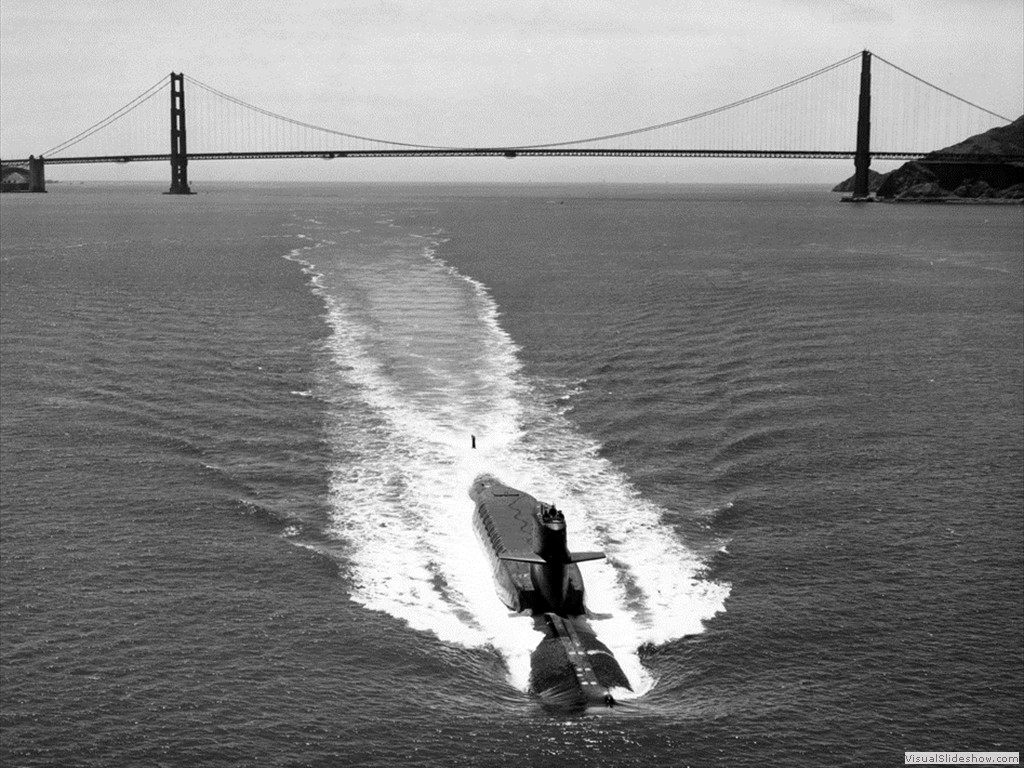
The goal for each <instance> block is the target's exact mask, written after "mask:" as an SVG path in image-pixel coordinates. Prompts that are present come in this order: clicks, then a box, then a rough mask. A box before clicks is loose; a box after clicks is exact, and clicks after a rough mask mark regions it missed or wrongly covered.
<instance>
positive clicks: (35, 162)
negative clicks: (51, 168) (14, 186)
mask: <svg viewBox="0 0 1024 768" xmlns="http://www.w3.org/2000/svg"><path fill="white" fill-rule="evenodd" d="M28 191H29V192H45V191H46V167H45V164H44V163H43V156H42V155H40V156H39V157H36V156H35V155H29V158H28Z"/></svg>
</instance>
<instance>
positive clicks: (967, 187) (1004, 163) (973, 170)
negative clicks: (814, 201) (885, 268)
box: [834, 115, 1024, 201]
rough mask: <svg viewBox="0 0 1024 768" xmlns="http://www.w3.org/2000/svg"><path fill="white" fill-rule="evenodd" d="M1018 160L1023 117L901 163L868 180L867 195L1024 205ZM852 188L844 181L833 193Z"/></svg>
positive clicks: (1023, 141) (1023, 151) (1023, 173)
mask: <svg viewBox="0 0 1024 768" xmlns="http://www.w3.org/2000/svg"><path fill="white" fill-rule="evenodd" d="M953 155H961V156H963V155H968V156H970V159H969V160H968V159H961V158H956V157H951V156H953ZM1021 157H1024V115H1022V116H1021V117H1019V118H1017V119H1016V120H1014V121H1013V122H1012V123H1010V124H1009V125H1004V126H1000V127H998V128H992V129H991V130H988V131H985V132H984V133H979V134H978V135H976V136H971V137H970V138H967V139H964V140H963V141H961V142H959V143H957V144H953V145H952V146H949V147H944V148H942V149H939V150H936V151H935V152H931V153H929V154H928V155H925V156H924V157H923V158H921V159H920V160H912V161H910V162H908V163H904V164H903V165H901V166H900V167H899V168H897V169H896V170H895V171H892V172H891V173H887V174H885V175H884V176H879V177H878V178H877V179H876V178H872V180H871V181H872V184H871V189H872V191H874V192H875V194H876V196H877V197H879V198H882V199H887V200H921V201H939V200H954V199H978V200H986V199H989V200H991V199H1007V200H1021V201H1024V162H1022V161H1021V160H1019V158H1021ZM975 158H976V159H975ZM1011 158H1012V159H1011ZM852 183H853V182H852V178H851V179H848V180H847V181H845V182H843V183H842V184H840V185H838V186H837V187H835V190H834V191H837V192H841V191H847V185H849V188H850V189H852ZM876 184H877V186H876Z"/></svg>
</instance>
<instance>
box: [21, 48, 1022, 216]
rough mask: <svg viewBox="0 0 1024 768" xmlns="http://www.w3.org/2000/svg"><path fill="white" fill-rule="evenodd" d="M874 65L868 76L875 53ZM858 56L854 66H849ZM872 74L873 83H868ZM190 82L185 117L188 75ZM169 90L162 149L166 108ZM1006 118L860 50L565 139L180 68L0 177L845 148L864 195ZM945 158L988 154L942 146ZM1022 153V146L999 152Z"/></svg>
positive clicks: (32, 186)
mask: <svg viewBox="0 0 1024 768" xmlns="http://www.w3.org/2000/svg"><path fill="white" fill-rule="evenodd" d="M873 60H876V61H877V62H879V64H880V65H881V66H878V67H876V72H875V74H874V80H873V77H872V61H873ZM858 63H859V67H858ZM873 82H874V85H873ZM186 83H188V85H189V89H190V94H191V95H190V101H189V105H188V118H189V120H188V124H187V125H186V104H185V84H186ZM165 92H169V95H170V151H169V152H168V151H166V150H167V144H166V142H167V133H166V132H165V131H166V126H167V122H166V120H167V114H168V113H167V112H166V111H165V110H166V109H167V107H166V102H163V106H161V102H162V100H161V99H158V98H157V97H158V96H159V95H160V94H163V93H165ZM1009 122H1011V119H1010V118H1007V117H1004V116H1002V115H999V114H996V113H995V112H992V111H991V110H988V109H985V108H984V107H981V106H979V105H977V104H974V103H972V102H970V101H968V100H967V99H965V98H962V97H960V96H957V95H955V94H953V93H950V92H949V91H947V90H945V89H943V88H941V87H939V86H937V85H934V84H933V83H930V82H928V81H927V80H925V79H923V78H921V77H918V76H917V75H914V74H912V73H910V72H908V71H906V70H904V69H902V68H901V67H899V66H897V65H896V64H893V63H892V62H889V61H887V60H885V59H883V58H881V57H880V56H877V55H874V54H872V53H871V52H870V51H866V50H865V51H862V52H859V53H856V54H853V55H851V56H848V57H846V58H844V59H842V60H840V61H837V62H835V63H833V64H830V65H828V66H826V67H822V68H821V69H818V70H816V71H814V72H811V73H809V74H807V75H804V76H803V77H799V78H796V79H795V80H790V81H789V82H787V83H783V84H782V85H779V86H776V87H774V88H770V89H769V90H766V91H762V92H761V93H757V94H755V95H752V96H749V97H747V98H743V99H740V100H738V101H733V102H731V103H729V104H725V105H722V106H719V107H716V108H713V109H706V110H703V111H700V112H697V113H695V114H690V115H687V116H684V117H680V118H676V119H672V120H668V121H665V122H661V123H657V124H654V125H646V126H642V127H638V128H630V129H626V130H617V131H608V132H604V133H600V134H597V135H591V136H586V137H584V138H578V139H571V140H557V141H548V142H541V141H536V142H530V143H523V144H517V143H513V142H495V143H486V144H481V145H457V144H450V145H449V144H441V143H439V144H419V143H414V142H403V141H395V140H390V139H382V138H374V137H370V136H365V135H360V134H356V133H351V132H346V131H342V130H337V129H333V128H326V127H323V126H319V125H314V124H312V123H309V122H305V121H303V120H299V119H297V118H294V117H288V116H285V115H282V114H278V113H276V112H273V111H270V110H268V109H265V108H263V107H259V106H257V105H255V104H253V103H250V102H248V101H245V100H243V99H240V98H237V97H235V96H232V95H230V94H228V93H225V92H223V91H221V90H218V89H217V88H214V87H213V86H210V85H207V84H206V83H203V82H201V81H199V80H196V79H194V78H191V77H187V76H185V75H184V74H181V73H171V75H170V78H161V80H160V81H158V82H157V83H156V84H154V85H153V86H151V87H150V88H148V89H147V90H146V91H144V92H143V93H141V94H140V95H139V96H137V97H136V98H134V99H132V100H131V101H129V102H128V103H127V104H125V105H124V106H122V107H120V108H119V109H117V110H115V111H114V112H112V113H111V114H109V115H108V116H107V117H105V118H103V119H102V120H100V121H98V122H97V123H95V124H93V125H92V126H90V127H89V128H87V129H85V130H84V131H81V132H80V133H78V134H76V135H75V136H73V137H71V138H70V139H68V140H66V141H64V142H62V143H60V144H57V145H55V146H53V147H51V148H50V149H49V150H47V151H45V152H43V153H41V154H39V155H30V156H29V157H27V158H19V159H13V160H6V161H4V162H3V174H4V179H3V180H4V181H5V182H9V181H10V180H11V179H14V178H16V177H17V178H23V180H24V184H23V185H22V186H24V187H25V188H27V190H28V191H33V192H45V191H46V177H45V166H47V165H70V164H83V163H133V162H169V163H170V167H171V186H170V190H169V192H168V194H190V193H191V187H190V184H189V179H188V167H189V163H190V162H192V161H201V160H238V159H246V160H264V159H275V158H321V159H336V158H384V157H503V158H516V157H552V156H568V157H658V158H677V157H738V158H800V159H853V161H854V193H853V198H854V199H867V197H868V195H869V192H868V169H869V166H870V164H871V160H872V158H875V159H882V160H912V159H919V158H922V157H924V156H925V155H928V154H932V155H933V157H932V158H930V159H936V158H935V157H934V150H935V149H936V148H938V147H944V146H949V145H952V144H955V143H957V142H959V141H961V140H963V139H964V138H966V137H968V136H971V135H974V134H976V133H981V132H983V131H985V130H988V129H989V128H993V127H996V126H998V125H1004V124H1006V123H1009ZM939 159H941V160H943V161H946V162H950V161H956V162H991V161H992V158H988V157H986V156H984V155H978V154H972V155H955V154H949V155H948V156H947V155H943V156H941V158H939ZM999 159H1000V160H1001V161H1004V162H1005V161H1006V160H1008V159H1011V160H1015V161H1024V156H1022V157H1020V158H1006V157H1001V158H999Z"/></svg>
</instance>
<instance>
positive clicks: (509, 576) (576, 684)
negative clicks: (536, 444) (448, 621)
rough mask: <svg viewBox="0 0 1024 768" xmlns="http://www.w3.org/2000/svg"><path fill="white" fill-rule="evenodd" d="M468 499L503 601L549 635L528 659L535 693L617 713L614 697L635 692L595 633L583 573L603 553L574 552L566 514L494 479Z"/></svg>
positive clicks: (555, 702) (478, 483)
mask: <svg viewBox="0 0 1024 768" xmlns="http://www.w3.org/2000/svg"><path fill="white" fill-rule="evenodd" d="M469 496H470V498H471V499H472V500H473V501H474V503H475V504H476V511H475V512H474V514H473V527H474V529H475V531H476V533H477V537H478V538H479V539H480V542H481V544H482V545H483V548H484V550H485V551H486V552H487V554H488V557H489V560H490V562H491V567H492V570H493V575H494V585H495V590H496V591H497V593H498V597H499V598H500V600H501V601H502V603H504V604H505V606H506V607H507V608H508V609H509V610H510V611H514V612H516V613H529V614H531V615H532V616H533V617H534V628H535V629H536V630H537V631H538V632H541V633H542V634H543V635H544V637H543V639H542V640H541V642H540V645H538V646H537V648H536V650H534V651H533V653H532V654H531V655H530V690H531V692H533V693H535V694H537V695H538V696H539V697H540V698H541V700H542V702H544V703H546V704H549V705H551V706H554V707H560V708H561V707H567V708H573V709H576V708H588V707H593V706H609V707H610V706H613V705H614V704H615V698H614V697H613V695H612V689H614V688H624V689H626V690H632V687H631V686H630V684H629V680H628V679H627V677H626V675H625V673H624V672H623V671H622V668H621V667H620V666H619V663H618V661H616V659H615V656H614V655H612V652H611V651H610V650H609V649H608V647H607V646H606V645H605V644H604V643H602V642H601V641H600V640H598V638H597V635H596V633H595V632H594V630H593V628H592V627H591V626H590V622H589V621H588V618H587V617H588V614H587V609H586V606H585V604H584V589H583V577H582V574H581V573H580V568H579V565H578V563H583V562H587V561H589V560H599V559H602V558H604V553H603V552H570V551H569V548H568V545H567V537H566V521H565V514H564V513H563V512H562V511H561V510H559V509H557V508H556V507H555V506H554V505H553V504H546V503H543V502H540V501H538V500H537V499H535V498H534V497H533V496H531V495H530V494H528V493H524V492H523V491H518V490H516V489H514V488H510V487H509V486H507V485H504V484H503V483H502V482H501V481H500V480H498V479H497V478H495V477H493V476H491V475H481V476H479V477H477V478H476V480H474V482H473V485H472V486H471V488H470V491H469Z"/></svg>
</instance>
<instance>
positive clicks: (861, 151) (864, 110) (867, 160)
mask: <svg viewBox="0 0 1024 768" xmlns="http://www.w3.org/2000/svg"><path fill="white" fill-rule="evenodd" d="M870 167H871V51H862V52H861V55H860V103H859V106H858V109H857V149H856V154H855V155H854V157H853V169H854V170H853V199H854V200H867V199H868V194H869V191H868V168H870Z"/></svg>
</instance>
